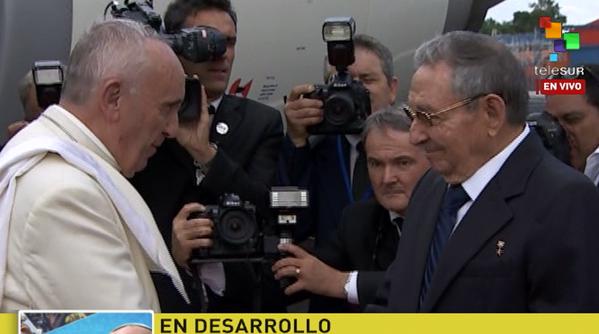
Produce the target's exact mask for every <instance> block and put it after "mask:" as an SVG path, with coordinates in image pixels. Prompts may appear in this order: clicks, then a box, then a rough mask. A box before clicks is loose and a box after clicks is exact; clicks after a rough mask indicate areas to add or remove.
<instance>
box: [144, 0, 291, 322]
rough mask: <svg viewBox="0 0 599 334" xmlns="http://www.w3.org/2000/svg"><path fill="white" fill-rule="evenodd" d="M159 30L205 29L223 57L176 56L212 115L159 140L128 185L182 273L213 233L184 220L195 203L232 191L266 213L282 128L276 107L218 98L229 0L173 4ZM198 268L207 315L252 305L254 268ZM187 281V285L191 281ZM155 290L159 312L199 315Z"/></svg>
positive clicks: (225, 74)
mask: <svg viewBox="0 0 599 334" xmlns="http://www.w3.org/2000/svg"><path fill="white" fill-rule="evenodd" d="M165 25H166V28H167V31H169V32H176V31H178V30H179V29H181V28H189V27H194V26H210V27H213V28H215V29H217V30H219V31H220V32H221V33H223V34H224V35H225V36H226V37H227V49H226V52H225V53H224V54H223V55H222V56H221V57H220V58H218V59H215V60H212V61H208V62H204V63H191V62H189V61H187V60H185V59H181V62H182V64H183V67H184V69H185V71H186V73H187V74H195V75H197V76H198V77H199V79H200V81H201V83H202V84H203V85H204V87H205V93H206V96H207V100H208V102H209V104H210V106H211V108H213V109H214V110H215V113H214V115H209V113H208V108H207V107H206V106H204V108H203V110H202V113H201V115H200V117H199V119H196V120H195V121H191V122H182V123H181V124H180V127H179V131H178V133H177V138H176V140H166V141H165V142H164V143H163V144H162V146H161V147H160V148H159V149H158V152H157V153H156V154H155V155H154V157H153V158H152V159H151V160H150V161H149V162H148V166H147V168H146V169H145V170H144V171H142V172H141V173H139V174H137V175H136V176H135V177H134V179H133V180H132V183H133V184H134V185H135V186H136V188H137V190H138V191H139V192H140V194H142V196H143V197H144V199H145V200H146V202H147V203H148V206H149V207H150V209H151V210H152V213H153V214H154V217H155V218H156V222H157V223H158V224H159V228H160V230H161V232H162V235H163V237H164V239H165V241H166V243H167V245H168V246H169V247H170V248H171V249H172V253H173V257H174V258H175V261H176V262H177V263H178V264H179V265H180V266H181V267H182V268H185V267H187V262H188V260H189V258H190V254H191V252H192V250H193V249H194V248H197V247H199V246H202V245H203V246H205V245H206V243H205V240H206V239H202V238H206V237H208V236H210V234H211V232H212V223H211V222H210V221H209V220H208V219H195V220H193V221H188V219H187V218H188V216H189V214H190V213H192V212H194V211H200V210H201V209H202V205H206V204H217V201H218V199H219V197H220V196H221V195H222V194H224V193H236V194H238V195H239V196H240V197H241V198H242V199H244V200H247V201H250V202H252V203H254V204H255V205H256V206H257V209H258V213H259V214H260V213H261V214H263V215H265V210H267V208H268V190H269V187H270V185H272V183H273V181H274V176H275V168H276V160H277V155H278V152H279V149H280V144H281V141H282V139H283V126H282V121H281V116H280V113H279V112H278V111H277V110H275V109H273V108H270V107H268V106H266V105H263V104H260V103H258V102H255V101H252V100H249V99H245V98H240V97H236V96H231V95H226V94H225V89H226V87H227V84H228V81H229V76H230V74H231V68H232V65H233V60H234V57H235V42H236V38H237V17H236V14H235V12H234V10H233V8H232V6H231V4H230V2H229V1H228V0H176V1H174V2H172V3H171V4H170V5H169V7H168V9H167V11H166V14H165ZM204 100H205V99H204ZM199 203H201V204H202V205H200V204H199ZM207 268H210V269H207ZM203 269H206V271H204V272H203V273H202V279H203V281H204V282H205V283H207V284H206V285H207V287H205V289H204V290H205V293H207V294H208V295H209V296H210V298H209V299H210V309H211V310H215V311H221V312H236V311H250V310H252V305H253V304H252V303H253V301H252V300H251V294H248V293H247V291H248V289H252V290H253V289H254V288H256V286H255V283H253V282H251V280H250V279H248V277H249V276H250V274H248V273H250V272H253V271H254V269H256V270H260V268H253V267H252V266H250V265H249V264H247V263H242V264H232V265H225V266H224V271H223V266H222V265H221V264H210V265H208V266H205V267H204V268H203ZM208 271H210V273H208ZM225 278H226V280H225ZM188 283H190V284H189V285H191V278H189V279H188ZM156 285H157V289H158V293H159V297H160V299H161V304H162V309H163V310H164V311H166V312H184V311H191V312H198V311H199V310H200V308H199V305H198V304H199V301H196V303H195V304H193V305H191V306H187V305H185V303H184V301H183V300H182V299H181V298H179V297H178V296H177V294H176V293H174V292H173V289H172V286H171V284H170V282H168V281H166V280H164V279H163V278H161V277H157V278H156ZM191 294H192V295H196V296H197V295H198V293H197V292H192V293H191ZM267 300H272V299H267ZM267 300H265V301H267ZM263 306H264V307H263V308H261V310H263V311H279V310H281V309H280V308H279V305H263ZM254 310H255V308H254Z"/></svg>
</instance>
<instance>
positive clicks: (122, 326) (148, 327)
mask: <svg viewBox="0 0 599 334" xmlns="http://www.w3.org/2000/svg"><path fill="white" fill-rule="evenodd" d="M130 326H131V327H141V328H145V329H147V330H149V331H150V332H151V331H152V328H151V327H150V326H148V325H146V324H142V323H137V322H130V323H125V324H121V325H118V326H117V327H115V328H113V329H112V330H111V331H110V333H114V332H116V331H118V330H119V329H121V328H125V327H130Z"/></svg>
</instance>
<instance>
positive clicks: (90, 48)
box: [62, 19, 158, 104]
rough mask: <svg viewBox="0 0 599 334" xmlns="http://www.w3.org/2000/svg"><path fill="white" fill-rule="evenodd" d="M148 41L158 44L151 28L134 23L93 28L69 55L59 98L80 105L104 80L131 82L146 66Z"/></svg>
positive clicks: (117, 21) (118, 22)
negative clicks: (117, 78)
mask: <svg viewBox="0 0 599 334" xmlns="http://www.w3.org/2000/svg"><path fill="white" fill-rule="evenodd" d="M148 38H153V39H157V40H158V37H157V34H156V33H155V32H154V31H153V30H151V28H148V27H146V26H144V25H143V24H141V23H138V22H135V21H131V20H123V19H115V20H108V21H104V22H100V23H95V24H93V25H92V26H91V28H90V29H89V30H88V31H86V32H85V33H84V34H83V36H82V37H81V38H80V39H79V41H78V42H77V44H76V45H75V47H74V48H73V51H72V52H71V57H70V59H69V66H68V68H67V71H66V75H65V81H64V84H63V88H62V96H63V97H65V98H67V99H69V100H70V101H72V102H73V103H79V104H81V103H83V102H84V101H85V100H86V99H87V98H88V97H89V95H90V93H91V92H92V90H93V89H95V88H96V86H97V85H98V83H99V82H100V81H101V80H102V79H104V78H106V77H108V76H113V75H119V76H121V77H124V78H126V80H129V81H132V82H135V81H136V80H135V79H136V78H137V75H138V74H139V73H140V72H141V69H142V68H143V66H144V65H145V63H146V62H147V55H146V54H145V50H144V47H145V46H144V42H145V41H146V39H148Z"/></svg>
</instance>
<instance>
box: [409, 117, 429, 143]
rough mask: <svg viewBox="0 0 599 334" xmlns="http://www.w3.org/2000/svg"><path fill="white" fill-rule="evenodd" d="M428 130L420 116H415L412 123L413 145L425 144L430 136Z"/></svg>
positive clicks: (411, 141) (411, 140)
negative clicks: (419, 118)
mask: <svg viewBox="0 0 599 334" xmlns="http://www.w3.org/2000/svg"><path fill="white" fill-rule="evenodd" d="M426 131H427V130H426V126H425V125H424V124H422V122H421V121H419V120H418V118H414V120H412V124H411V125H410V143H411V144H412V145H420V144H424V143H425V142H426V141H427V140H428V138H429V137H428V133H427V132H426Z"/></svg>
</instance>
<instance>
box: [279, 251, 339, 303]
mask: <svg viewBox="0 0 599 334" xmlns="http://www.w3.org/2000/svg"><path fill="white" fill-rule="evenodd" d="M279 250H280V251H283V252H287V253H289V254H290V255H292V256H293V257H286V258H284V259H281V260H279V261H277V262H276V263H275V264H274V265H273V266H272V271H273V272H274V273H275V278H276V279H281V278H283V277H294V278H296V279H297V281H295V283H293V284H291V285H290V286H288V287H287V288H286V289H285V294H286V295H292V294H294V293H296V292H299V291H302V290H306V291H310V292H312V293H315V294H318V295H323V296H328V297H335V298H345V292H344V289H343V288H344V285H345V281H346V280H347V277H348V275H349V273H344V272H341V271H339V270H337V269H334V268H332V267H330V266H328V265H326V264H325V263H323V262H322V261H320V260H319V259H317V258H316V257H314V256H312V255H310V254H309V253H308V252H306V251H305V250H303V249H302V248H300V247H299V246H296V245H292V244H284V245H280V246H279ZM298 269H299V271H298Z"/></svg>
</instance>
